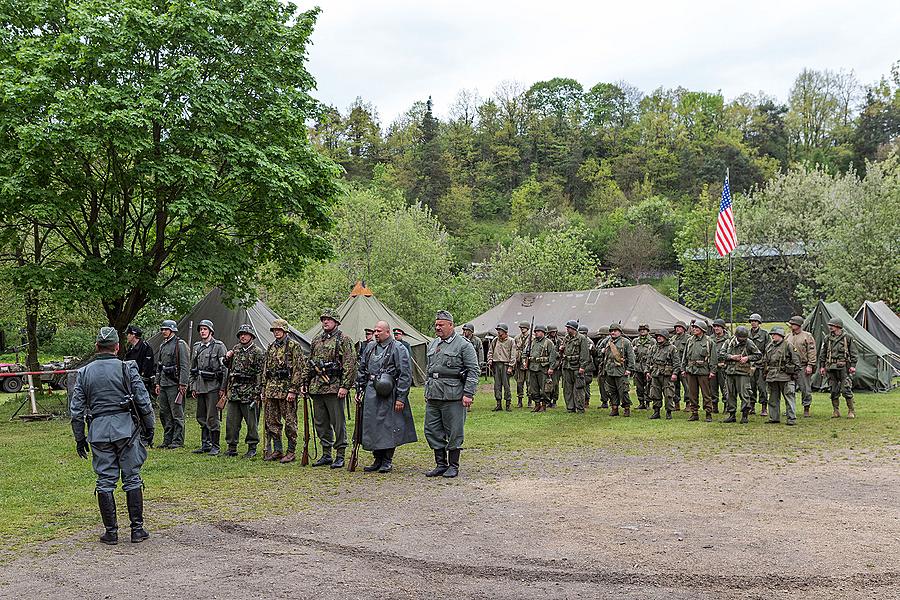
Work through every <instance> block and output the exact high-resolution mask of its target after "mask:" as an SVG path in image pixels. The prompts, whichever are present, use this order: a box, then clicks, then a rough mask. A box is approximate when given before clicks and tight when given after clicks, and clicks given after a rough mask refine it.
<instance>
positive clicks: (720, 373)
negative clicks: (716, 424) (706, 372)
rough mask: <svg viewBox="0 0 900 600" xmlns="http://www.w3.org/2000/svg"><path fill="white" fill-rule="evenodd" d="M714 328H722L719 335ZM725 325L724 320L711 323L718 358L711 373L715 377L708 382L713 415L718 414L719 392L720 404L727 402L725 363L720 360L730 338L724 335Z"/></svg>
mask: <svg viewBox="0 0 900 600" xmlns="http://www.w3.org/2000/svg"><path fill="white" fill-rule="evenodd" d="M716 327H721V328H722V333H721V335H720V334H719V333H717V332H716V329H715V328H716ZM725 327H726V323H725V320H724V319H716V320H715V321H713V334H712V336H711V337H712V341H713V344H715V346H716V355H717V356H718V357H719V361H718V362H717V363H716V368H715V370H714V371H713V373H714V375H715V377H713V379H712V381H711V382H710V390H711V391H712V404H713V413H714V414H715V413H718V412H719V392H720V391H721V392H722V403H723V404H725V403H726V402H727V401H728V390H727V389H726V380H725V361H724V360H723V359H722V347H723V346H724V345H725V343H726V342H727V341H728V340H729V339H730V336H729V335H728V334H727V333H725Z"/></svg>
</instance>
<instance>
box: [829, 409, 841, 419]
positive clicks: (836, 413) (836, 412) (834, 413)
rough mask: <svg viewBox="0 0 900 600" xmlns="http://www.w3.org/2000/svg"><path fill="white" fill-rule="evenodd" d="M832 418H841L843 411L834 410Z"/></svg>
mask: <svg viewBox="0 0 900 600" xmlns="http://www.w3.org/2000/svg"><path fill="white" fill-rule="evenodd" d="M831 418H832V419H840V418H841V411H839V410H838V409H834V412H833V413H831Z"/></svg>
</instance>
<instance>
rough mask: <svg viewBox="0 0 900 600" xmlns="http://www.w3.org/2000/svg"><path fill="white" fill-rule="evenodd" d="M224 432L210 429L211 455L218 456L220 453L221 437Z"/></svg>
mask: <svg viewBox="0 0 900 600" xmlns="http://www.w3.org/2000/svg"><path fill="white" fill-rule="evenodd" d="M221 434H222V432H221V430H220V431H210V432H209V455H210V456H218V455H219V437H220V436H221Z"/></svg>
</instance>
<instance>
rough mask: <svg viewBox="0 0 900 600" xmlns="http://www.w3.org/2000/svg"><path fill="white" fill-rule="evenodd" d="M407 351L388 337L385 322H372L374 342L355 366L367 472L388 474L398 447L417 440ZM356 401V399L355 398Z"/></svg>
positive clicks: (389, 332)
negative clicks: (361, 394) (360, 393)
mask: <svg viewBox="0 0 900 600" xmlns="http://www.w3.org/2000/svg"><path fill="white" fill-rule="evenodd" d="M410 360H411V359H410V356H409V353H408V352H407V351H406V348H405V347H404V346H403V344H401V343H400V342H398V341H396V340H395V339H393V338H392V337H391V329H390V327H389V326H388V324H387V323H385V322H384V321H379V322H378V323H377V324H376V325H375V331H374V341H373V343H370V344H367V345H366V347H365V348H363V353H362V355H360V361H359V364H358V365H357V376H356V377H357V383H358V385H360V386H362V387H363V388H364V389H365V395H364V398H363V400H362V403H363V418H362V428H363V429H362V447H363V449H365V450H369V451H371V452H372V456H373V457H374V460H373V462H372V464H371V465H369V466H367V467H363V471H365V472H366V473H372V472H374V471H378V472H379V473H390V472H391V470H392V469H393V467H394V450H396V448H397V446H402V445H403V444H410V443H412V442H415V441H417V440H418V439H419V438H418V437H416V425H415V423H414V422H413V416H412V408H411V407H410V404H409V387H410V386H411V385H412V367H411V362H410ZM357 401H359V398H357Z"/></svg>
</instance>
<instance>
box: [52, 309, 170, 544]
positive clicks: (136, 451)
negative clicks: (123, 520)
mask: <svg viewBox="0 0 900 600" xmlns="http://www.w3.org/2000/svg"><path fill="white" fill-rule="evenodd" d="M96 343H97V356H96V360H94V361H93V362H92V363H90V364H88V365H86V366H84V367H82V368H80V369H78V372H77V374H76V376H75V387H74V389H73V391H72V396H71V397H70V399H69V414H71V415H72V432H73V433H74V435H75V448H76V451H77V452H78V456H80V457H81V458H85V459H86V458H87V457H88V453H90V452H93V455H94V456H93V460H92V463H93V467H94V472H95V473H96V474H97V487H96V493H97V502H98V504H99V507H100V516H101V518H102V519H103V526H104V527H105V528H106V531H105V532H104V534H103V535H102V536H100V541H101V542H103V543H104V544H117V543H118V541H119V533H118V532H119V524H118V520H117V518H116V500H115V497H114V496H113V492H114V491H115V489H116V485H117V484H118V481H119V479H120V478H121V479H122V489H123V490H125V497H126V499H127V503H128V516H129V518H130V520H131V541H132V543H138V542H143V541H144V540H145V539H147V538H148V537H150V535H149V534H148V533H147V532H146V531H145V530H144V495H143V491H142V490H143V486H144V482H143V481H142V480H141V465H143V464H144V460H146V458H147V449H146V448H145V447H144V444H149V443H150V441H151V440H152V439H153V426H154V425H155V420H154V416H153V407H152V406H151V405H150V395H149V394H148V393H147V389H146V388H145V387H144V382H143V381H142V380H141V376H140V374H139V373H138V368H137V365H136V364H135V363H134V362H133V361H128V362H123V361H121V360H119V359H118V356H117V355H118V352H119V334H118V332H117V331H116V330H115V329H114V328H113V327H103V328H101V329H100V333H99V334H98V335H97V338H96ZM138 419H139V421H138ZM85 423H87V424H88V431H87V434H85V431H84V426H85ZM141 430H143V431H141ZM141 433H142V434H143V435H142V438H143V439H141V440H138V435H139V434H141Z"/></svg>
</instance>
